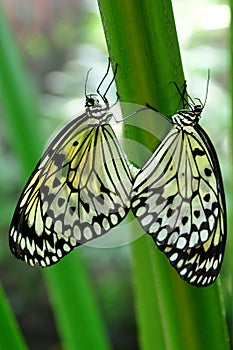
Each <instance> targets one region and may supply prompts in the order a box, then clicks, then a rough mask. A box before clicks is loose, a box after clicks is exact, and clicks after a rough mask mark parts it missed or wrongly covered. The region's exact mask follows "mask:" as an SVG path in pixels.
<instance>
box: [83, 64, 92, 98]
mask: <svg viewBox="0 0 233 350" xmlns="http://www.w3.org/2000/svg"><path fill="white" fill-rule="evenodd" d="M92 69H93V68H90V69H88V71H87V75H86V81H85V96H86V97H87V81H88V77H89V74H90V71H91V70H92Z"/></svg>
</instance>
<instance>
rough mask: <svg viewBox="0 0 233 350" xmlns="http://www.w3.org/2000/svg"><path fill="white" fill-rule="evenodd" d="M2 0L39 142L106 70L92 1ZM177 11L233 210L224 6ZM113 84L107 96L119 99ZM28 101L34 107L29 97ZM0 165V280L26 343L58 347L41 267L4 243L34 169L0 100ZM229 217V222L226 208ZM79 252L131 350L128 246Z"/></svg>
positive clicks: (108, 317) (189, 71)
mask: <svg viewBox="0 0 233 350" xmlns="http://www.w3.org/2000/svg"><path fill="white" fill-rule="evenodd" d="M2 6H3V9H4V13H5V16H6V18H7V19H8V21H9V23H10V26H11V29H12V31H13V35H14V38H15V40H16V42H17V45H18V48H19V50H20V53H21V55H22V58H23V62H24V65H25V66H26V69H27V79H28V78H29V80H30V83H31V87H32V89H33V92H34V94H35V95H36V96H37V103H38V105H39V109H40V116H39V119H38V124H39V125H40V129H38V128H35V129H34V138H37V137H38V139H39V140H40V141H39V142H42V143H43V144H45V143H46V141H47V140H48V138H49V136H50V135H51V134H52V133H53V131H54V130H55V129H56V128H57V126H58V125H59V124H60V123H61V122H64V121H65V120H66V119H67V118H70V116H72V115H73V114H75V113H77V112H81V111H82V110H83V107H84V82H85V77H86V72H87V70H88V69H89V68H90V67H93V68H94V69H93V71H92V72H91V74H90V79H89V81H88V91H90V92H94V91H95V89H96V87H97V85H98V82H99V81H100V80H101V78H102V76H103V72H105V69H106V64H107V57H108V53H107V49H106V44H105V38H104V34H103V30H102V23H101V19H100V15H99V10H98V7H97V3H96V2H95V1H94V0H88V1H86V0H83V1H78V0H67V1H60V0H59V1H58V0H56V1H55V0H50V1H45V0H31V1H28V0H21V1H20V2H19V1H16V0H5V1H2ZM173 9H174V15H175V21H176V25H177V32H178V38H179V43H180V49H181V55H182V61H183V67H184V72H185V78H186V79H187V82H188V89H189V94H190V95H191V96H193V97H199V98H201V99H202V100H204V97H205V93H206V81H207V70H208V69H210V73H211V79H210V86H209V92H208V99H207V103H206V107H205V109H204V112H203V116H202V120H201V125H202V126H203V127H204V128H205V130H206V131H207V132H208V134H209V136H210V137H211V139H212V140H213V142H214V145H215V147H216V150H217V153H218V155H219V160H220V164H221V168H222V172H223V178H224V183H225V188H226V189H227V191H226V195H227V207H228V209H229V213H231V212H232V202H231V200H230V199H231V198H232V179H231V145H230V134H231V129H230V128H231V116H230V113H231V106H230V105H231V98H230V90H229V86H230V80H229V71H230V64H231V62H230V51H229V45H230V33H229V28H230V27H229V26H230V9H229V7H228V5H227V3H225V2H223V1H215V2H213V1H208V0H204V1H203V0H202V1H200V0H198V1H196V0H195V1H194V0H190V1H183V0H176V1H173ZM0 55H1V53H0ZM26 81H27V80H26ZM22 84H24V81H22ZM112 90H113V92H112V95H111V93H110V97H109V100H110V101H115V92H114V89H112ZM12 103H14V101H12ZM28 103H29V105H30V100H29V101H28ZM174 112H175V111H174ZM15 118H17V116H15ZM212 120H214V122H212ZM38 130H40V131H39V132H38ZM0 169H1V171H0V235H1V236H0V238H1V244H0V279H1V282H2V284H3V286H4V289H5V292H6V294H7V297H8V298H9V301H10V304H11V307H12V309H13V310H14V313H15V314H16V316H17V319H18V322H19V325H20V328H21V330H22V332H23V335H24V337H25V339H26V341H27V343H28V345H29V348H30V349H35V350H37V349H41V348H45V349H60V348H62V345H61V344H60V338H59V335H58V332H57V328H56V326H55V322H54V318H53V314H52V311H51V307H50V302H49V300H48V295H47V290H46V288H45V285H44V279H43V278H42V276H41V273H40V269H39V268H31V267H29V266H27V265H26V264H24V263H21V262H19V261H17V260H16V259H15V258H14V257H13V256H12V255H11V253H10V251H9V248H8V227H9V223H10V220H11V216H12V213H13V210H14V208H15V205H16V202H17V199H18V196H19V194H20V192H21V190H22V186H23V184H24V181H25V178H26V177H27V176H28V175H29V174H30V171H29V172H28V174H25V173H24V171H23V169H22V167H21V164H20V162H19V160H18V158H17V153H16V152H15V149H14V147H12V133H11V131H10V130H9V126H8V124H7V123H6V118H5V114H4V109H3V108H2V106H1V100H0ZM229 220H232V219H231V217H230V215H229ZM230 224H231V223H230ZM232 243H233V242H232V237H231V235H230V232H229V237H228V242H227V247H226V254H225V259H224V263H223V267H222V272H221V276H222V286H223V293H224V302H225V306H226V312H227V320H228V324H229V326H230V322H231V311H232V310H231V309H232V305H231V303H232V299H231V288H232V285H231V283H232V280H231V277H230V276H232V272H231V271H232V261H231V258H230V247H231V246H232ZM79 252H81V253H82V256H83V257H84V260H85V264H86V265H87V269H88V271H89V273H90V276H91V282H92V286H93V289H94V290H95V291H96V295H97V299H98V303H99V304H100V306H101V312H102V315H103V318H104V322H105V323H106V324H107V328H108V332H109V336H110V339H111V343H112V344H113V348H114V349H137V348H138V343H137V330H136V321H135V315H134V312H135V311H134V306H133V293H132V276H131V265H130V261H131V260H130V249H129V247H128V246H123V247H118V248H115V249H113V248H112V249H96V248H90V247H80V248H78V249H76V250H75V252H74V253H72V254H78V253H79ZM81 253H80V254H81Z"/></svg>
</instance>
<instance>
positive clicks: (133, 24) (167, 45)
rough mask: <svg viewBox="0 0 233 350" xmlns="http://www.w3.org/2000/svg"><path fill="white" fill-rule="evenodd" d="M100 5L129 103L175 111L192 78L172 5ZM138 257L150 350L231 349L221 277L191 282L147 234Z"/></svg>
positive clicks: (145, 344)
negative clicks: (199, 284) (209, 282)
mask: <svg viewBox="0 0 233 350" xmlns="http://www.w3.org/2000/svg"><path fill="white" fill-rule="evenodd" d="M98 3H99V8H100V12H101V16H102V21H103V26H104V31H105V36H106V40H107V45H108V49H109V54H110V57H111V59H112V61H113V62H117V63H118V65H119V69H118V74H117V77H116V83H117V88H118V92H119V95H120V98H121V100H122V101H126V102H132V103H137V104H141V105H145V104H146V103H149V104H150V105H151V106H153V107H155V108H156V109H157V110H159V111H160V112H162V113H164V114H165V115H171V114H174V112H175V111H176V110H177V109H178V108H179V107H181V106H180V98H179V96H178V94H177V91H175V89H174V87H173V86H172V84H170V83H171V82H172V81H175V82H177V84H178V86H182V84H183V82H184V76H183V71H182V64H181V58H180V53H179V46H178V40H177V36H176V29H175V24H174V18H173V12H172V5H171V2H170V1H169V0H165V1H164V0H156V1H155V0H145V1H140V0H136V1H135V0H128V1H123V0H119V1H117V2H112V1H111V0H98ZM154 123H156V120H155V121H154ZM139 140H140V142H141V143H142V144H146V141H145V140H144V139H143V137H141V138H140V135H139V136H138V141H139ZM147 141H148V140H147ZM132 257H133V273H134V280H135V304H136V307H135V310H136V316H137V320H138V332H139V338H140V340H139V341H140V344H141V349H142V350H151V349H154V348H155V346H157V348H158V349H164V348H165V349H179V350H180V349H187V348H188V349H196V350H200V349H206V348H209V349H224V350H225V349H228V348H229V343H228V335H227V329H226V321H225V317H224V309H223V303H222V295H221V290H220V288H219V286H218V283H219V282H217V283H215V285H213V286H211V287H209V288H206V289H201V288H200V289H198V288H196V287H192V286H189V285H188V284H187V283H185V282H184V281H182V280H181V279H180V278H179V277H178V276H177V274H176V272H175V271H173V270H172V268H171V267H170V266H169V264H168V262H167V261H166V259H165V257H164V256H163V255H162V254H161V253H160V252H158V250H157V251H156V247H155V246H154V243H153V241H152V239H150V238H149V237H146V236H143V237H142V238H141V239H140V240H139V241H136V242H135V243H133V244H132ZM151 265H152V266H151ZM161 329H162V330H163V332H162V333H163V335H161Z"/></svg>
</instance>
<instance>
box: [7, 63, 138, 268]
mask: <svg viewBox="0 0 233 350" xmlns="http://www.w3.org/2000/svg"><path fill="white" fill-rule="evenodd" d="M109 69H110V60H109V63H108V68H107V72H106V74H105V76H104V78H103V79H102V80H101V82H100V84H99V86H98V88H97V90H96V91H97V94H90V95H87V93H86V84H87V79H86V83H85V96H86V103H85V112H84V113H83V114H81V115H78V116H76V117H75V118H74V119H73V120H72V121H71V122H70V123H68V124H67V125H66V126H65V127H64V128H63V129H62V130H61V131H60V132H59V133H58V134H57V136H56V137H55V138H54V139H53V141H52V142H51V144H50V145H49V146H48V148H47V150H46V151H45V152H44V154H43V156H42V158H41V159H40V161H39V162H38V164H37V165H36V167H35V169H34V171H33V173H32V175H31V177H30V178H29V180H28V182H27V184H26V186H25V188H24V190H23V192H22V194H21V196H20V198H19V201H18V204H17V206H16V209H15V212H14V215H13V219H12V222H11V226H10V234H9V245H10V249H11V252H12V253H13V254H14V255H15V256H16V257H17V258H19V259H21V260H24V261H26V262H27V263H28V264H30V265H34V264H36V263H37V264H39V265H41V266H42V267H45V266H49V265H52V264H55V263H57V262H58V261H59V260H60V259H61V258H62V257H63V256H65V255H66V254H68V253H69V252H70V251H71V250H72V249H73V248H74V247H76V246H78V245H80V244H83V243H85V242H88V241H90V240H92V239H94V238H96V237H99V236H100V235H102V234H104V233H106V232H108V231H109V230H110V229H111V228H112V227H114V226H115V225H117V224H118V223H119V222H120V221H121V220H123V218H124V217H125V216H126V215H127V213H128V211H129V209H130V192H131V188H132V179H131V174H130V170H129V166H128V160H127V158H126V155H125V153H124V151H123V150H122V148H121V146H120V144H119V143H118V141H117V139H116V135H115V133H114V131H113V129H112V127H111V126H110V124H109V121H110V120H111V118H112V117H113V115H112V113H111V110H110V107H109V103H108V101H107V98H106V94H107V91H108V90H109V88H110V86H111V84H112V82H113V81H114V79H115V75H116V71H117V65H116V68H115V72H114V76H113V79H112V80H111V82H110V84H109V86H108V88H107V89H106V91H105V93H104V95H101V93H100V87H101V85H102V83H103V81H104V80H105V78H106V76H107V75H108V72H109ZM88 74H89V71H88ZM88 74H87V77H88ZM98 95H99V96H100V97H101V98H102V101H103V104H102V105H101V104H100V102H99V100H98Z"/></svg>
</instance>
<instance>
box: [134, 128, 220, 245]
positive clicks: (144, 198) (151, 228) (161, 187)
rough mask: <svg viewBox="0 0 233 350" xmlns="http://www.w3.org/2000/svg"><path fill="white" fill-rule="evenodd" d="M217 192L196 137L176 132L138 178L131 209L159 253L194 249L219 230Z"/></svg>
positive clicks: (211, 168) (208, 159)
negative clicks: (215, 230) (151, 238)
mask: <svg viewBox="0 0 233 350" xmlns="http://www.w3.org/2000/svg"><path fill="white" fill-rule="evenodd" d="M218 190H219V189H218V183H217V180H216V176H215V170H214V164H213V162H212V160H211V157H210V155H209V152H208V150H207V148H206V145H205V143H204V142H203V140H202V139H201V137H200V136H199V134H198V133H197V132H196V130H195V129H194V128H193V127H186V128H185V129H183V130H177V128H176V127H175V126H174V127H173V128H172V130H171V131H170V132H169V133H168V135H167V136H166V137H165V139H164V140H163V141H162V143H161V144H160V146H159V147H158V148H157V150H156V151H155V153H154V154H153V156H152V157H151V158H150V159H149V161H148V162H147V163H146V164H145V166H144V167H143V168H142V169H141V172H140V173H139V174H138V176H137V177H136V180H135V183H134V185H133V193H132V198H133V199H132V208H133V211H134V213H135V215H136V217H137V218H138V220H139V221H140V223H141V225H142V226H143V228H144V230H145V231H146V232H148V233H149V234H150V235H152V237H153V239H154V240H155V242H156V243H158V244H159V245H160V247H162V246H164V247H166V246H167V245H169V246H174V247H177V248H178V249H187V248H192V247H195V246H198V245H200V244H202V243H204V242H206V241H207V240H208V239H209V237H210V236H211V234H212V232H213V230H214V229H215V227H216V225H217V220H218V217H219V211H220V207H219V200H218Z"/></svg>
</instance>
